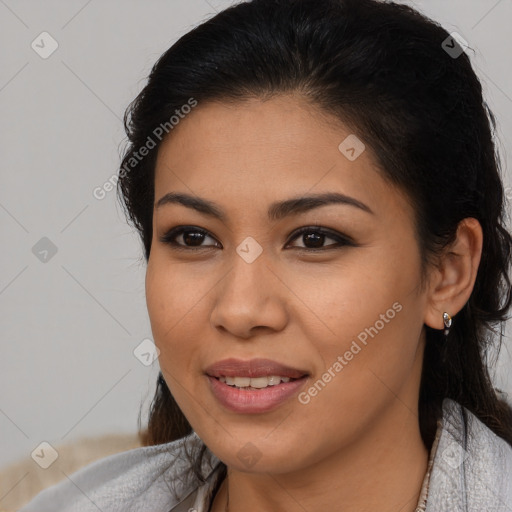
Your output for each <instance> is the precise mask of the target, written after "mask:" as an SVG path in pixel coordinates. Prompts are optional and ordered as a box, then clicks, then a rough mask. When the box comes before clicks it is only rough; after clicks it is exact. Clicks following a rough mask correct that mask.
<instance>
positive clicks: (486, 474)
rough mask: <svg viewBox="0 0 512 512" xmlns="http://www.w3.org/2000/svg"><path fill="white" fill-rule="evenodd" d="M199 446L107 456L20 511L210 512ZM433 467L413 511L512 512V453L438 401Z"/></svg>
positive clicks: (209, 462) (215, 467) (208, 462)
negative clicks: (197, 470)
mask: <svg viewBox="0 0 512 512" xmlns="http://www.w3.org/2000/svg"><path fill="white" fill-rule="evenodd" d="M464 425H466V427H467V428H466V429H465V428H464ZM202 446H203V443H202V441H201V439H200V438H199V437H198V436H197V434H196V433H195V432H193V433H192V434H190V435H189V436H187V437H184V438H182V439H179V440H177V441H174V442H171V443H167V444H162V445H157V446H150V447H141V448H135V449H133V450H129V451H126V452H123V453H118V454H115V455H111V456H109V457H105V458H103V459H100V460H98V461H95V462H93V463H92V464H89V465H87V466H85V467H84V468H82V469H80V470H78V471H76V472H75V473H73V474H72V475H70V477H69V479H68V478H66V479H65V480H63V481H62V482H60V483H58V484H56V485H54V486H52V487H50V488H48V489H45V490H44V491H42V492H40V493H39V494H38V495H37V496H36V497H35V498H34V499H33V500H32V501H31V502H30V503H29V504H27V505H25V506H24V507H23V508H21V509H20V510H19V512H98V511H101V512H140V511H141V510H144V511H148V512H171V511H172V512H190V511H191V510H192V511H194V512H207V511H208V508H209V506H210V502H211V499H212V494H213V491H214V488H215V485H216V484H217V482H218V480H219V477H220V475H221V472H220V469H221V465H220V461H219V459H218V458H217V457H216V456H215V455H213V454H212V453H211V452H210V451H209V450H208V449H206V452H205V457H204V461H203V467H202V470H203V475H205V476H206V478H207V480H206V483H204V484H203V483H201V482H200V481H199V480H198V479H197V477H196V476H195V475H194V474H193V472H192V471H191V465H190V462H189V461H188V459H187V458H186V457H185V451H187V452H189V453H190V454H191V455H192V456H193V455H194V454H195V453H196V450H198V449H200V448H201V447H202ZM430 463H431V468H430V471H428V472H427V474H426V475H425V480H424V485H423V493H422V494H423V496H422V497H420V502H419V503H418V508H417V510H425V511H426V512H484V511H485V512H512V447H511V446H510V445H508V444H507V443H506V442H505V441H504V440H503V439H501V438H500V437H498V436H496V435H495V434H494V433H493V432H492V431H491V430H489V429H488V428H487V427H486V426H485V425H484V424H483V423H481V422H480V421H479V420H478V419H477V418H476V417H475V416H474V415H473V414H472V413H470V412H469V411H468V410H467V409H465V408H463V407H461V406H460V405H459V404H458V403H456V402H454V401H453V400H450V399H445V400H444V402H443V417H442V420H441V421H440V422H439V426H438V430H437V435H436V441H435V443H434V446H433V449H432V452H431V457H430ZM425 497H426V505H425V504H424V503H423V504H422V503H421V502H422V501H423V500H422V498H425ZM424 507H425V508H424Z"/></svg>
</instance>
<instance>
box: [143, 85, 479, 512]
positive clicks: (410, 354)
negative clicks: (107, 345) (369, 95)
mask: <svg viewBox="0 0 512 512" xmlns="http://www.w3.org/2000/svg"><path fill="white" fill-rule="evenodd" d="M351 133H352V132H351V131H350V129H349V128H348V127H346V126H344V125H342V124H341V123H339V122H336V121H335V120H333V119H328V118H326V116H325V115H323V114H321V113H320V112H319V111H318V110H316V109H315V108H314V107H312V106H310V105H308V104H307V103H306V102H305V100H302V99H301V98H300V97H298V96H295V95H281V96H277V97H274V98H273V99H271V100H267V101H262V100H259V99H250V100H247V101H243V102H238V103H233V104H228V103H205V104H200V105H199V106H198V107H196V108H195V109H194V110H193V112H192V113H191V114H189V115H188V116H187V117H186V118H185V119H184V120H182V121H181V122H180V124H179V125H177V126H176V127H175V128H174V130H173V131H172V133H171V134H170V136H169V137H168V138H167V139H166V140H164V142H163V144H162V146H161V147H160V149H159V153H158V159H157V164H156V171H155V172H156V174H155V200H156V201H155V204H156V202H157V201H158V200H159V198H161V197H162V196H164V195H165V194H166V193H168V192H183V193H188V194H192V195H194V196H200V197H202V198H205V199H208V200H210V201H213V202H215V203H217V204H218V205H219V207H221V208H222V209H223V210H224V211H225V214H226V218H225V220H224V221H221V220H218V219H214V218H211V217H209V216H207V215H204V214H202V213H200V212H197V211H195V210H192V209H190V208H187V207H185V206H183V205H178V204H166V205H163V206H160V207H158V208H155V210H154V216H153V241H152V248H151V254H150V258H149V261H148V266H147V274H146V295H147V304H148V311H149V316H150V320H151V327H152V331H153V335H154V339H155V343H156V345H157V346H158V348H159V349H160V351H161V352H160V357H159V361H160V367H161V369H162V373H163V375H164V378H165V379H166V382H167V385H168V386H169V388H170V390H171V392H172V394H173V395H174V397H175V399H176V401H177V402H178V404H179V406H180V408H181V409H182V411H183V413H184V414H185V416H186V417H187V419H188V420H189V422H190V424H191V425H192V427H193V429H194V430H195V431H196V432H197V434H198V435H199V436H200V437H201V439H202V440H203V441H204V442H205V443H206V445H207V446H208V447H209V448H210V450H211V451H212V452H213V453H214V454H215V455H216V456H217V457H219V458H220V459H221V460H222V461H223V462H224V463H225V464H227V466H228V472H229V476H228V478H227V480H225V481H224V482H223V484H222V486H221V489H220V491H219V492H218V493H217V495H216V497H215V499H214V503H213V507H212V510H213V511H214V512H219V511H223V510H225V507H226V498H227V496H226V491H227V489H228V487H229V510H230V512H236V511H241V510H244V511H245V512H253V511H261V510H266V511H292V510H308V511H312V510H322V509H324V510H343V511H344V512H356V511H357V512H361V511H370V510H383V511H396V510H400V511H401V512H408V511H410V512H413V511H414V509H415V507H416V504H417V501H418V498H419V494H420V489H421V485H422V482H423V479H424V476H425V472H426V468H427V462H428V450H427V449H426V447H425V446H424V444H423V442H422V440H421V437H420V432H419V424H418V412H417V409H418V407H417V404H418V393H419V385H420V375H421V368H422V359H423V348H424V344H425V327H424V324H427V325H429V326H431V327H433V328H435V329H442V328H443V320H442V313H443V311H447V312H449V313H450V314H451V315H452V316H454V315H455V314H456V313H457V312H458V311H459V310H460V309H462V307H463V306H464V304H465V303H466V301H467V300H468V299H469V296H470V294H471V291H472V288H473V285H474V281H475V278H476V271H477V268H478V264H479V261H480V253H481V247H482V232H481V228H480V225H479V224H478V222H477V221H476V220H474V219H466V220H465V221H463V222H462V223H461V225H460V226H459V232H458V236H457V239H456V241H455V242H454V244H453V245H452V246H451V247H449V248H448V250H447V251H446V253H445V255H443V257H442V258H440V259H439V261H438V264H437V266H435V267H432V268H430V269H429V274H428V281H427V284H426V286H425V287H423V288H422V287H421V281H420V277H421V265H420V252H419V248H418V243H417V240H416V238H415V230H414V223H413V218H414V217H413V215H414V212H413V209H412V206H411V205H410V203H409V201H408V198H407V196H406V195H405V194H404V193H403V192H402V191H400V190H399V189H397V188H395V187H393V186H392V185H390V184H389V182H387V181H386V180H385V179H384V178H383V176H382V174H381V173H380V172H379V170H378V168H377V166H376V162H375V159H374V157H373V156H372V154H371V151H370V149H369V148H368V147H367V148H366V150H365V151H363V153H362V154H361V155H360V156H359V157H358V158H357V159H356V160H355V161H350V160H349V159H347V158H346V157H345V156H344V155H343V154H342V153H341V152H340V150H339V149H338V146H339V144H340V143H341V142H342V141H343V140H344V139H345V138H346V137H347V136H348V135H349V134H351ZM360 138H363V137H360ZM219 184H222V186H219ZM333 191H335V192H339V193H343V194H346V195H348V196H351V197H353V198H356V199H357V200H359V201H361V202H362V203H364V204H366V205H367V206H369V207H370V208H371V210H372V211H373V213H368V212H366V211H363V210H361V209H358V208H356V207H353V206H349V205H339V204H335V205H328V206H322V207H320V208H317V209H314V210H310V211H307V212H303V213H300V214H295V215H293V216H290V217H288V218H283V219H281V220H279V221H269V219H268V218H267V208H268V206H269V205H270V203H272V202H274V201H279V200H285V199H289V198H292V197H296V196H298V197H300V196H304V195H310V194H313V193H321V192H333ZM179 225H191V226H196V227H197V228H201V229H203V230H206V231H208V236H205V237H204V239H203V241H202V242H198V243H199V245H200V246H202V247H203V248H202V249H201V250H197V249H196V250H194V247H195V246H193V245H192V246H191V245H190V242H189V245H188V247H189V248H190V247H192V248H191V249H188V250H187V249H185V250H176V249H173V248H172V247H171V246H170V245H169V244H165V243H163V242H162V241H161V240H160V237H162V236H163V235H164V234H165V233H166V232H167V231H168V230H169V229H170V228H173V227H175V226H179ZM305 226H313V227H314V226H319V227H324V228H328V229H330V230H333V231H334V232H337V233H339V234H340V235H345V236H348V237H350V238H351V239H352V240H353V241H354V243H355V245H353V246H351V245H344V246H343V245H342V246H340V247H337V248H335V247H336V245H335V244H336V240H335V239H332V238H331V237H330V235H327V236H326V237H325V238H324V239H323V240H324V241H323V245H322V242H321V241H320V242H319V245H320V246H323V247H324V250H323V252H320V251H318V252H307V251H308V249H307V248H308V247H315V245H314V244H311V242H308V240H307V238H306V239H305V238H304V236H303V235H299V236H298V237H292V236H291V235H292V234H293V232H294V231H295V230H297V229H298V228H301V227H305ZM192 231H193V230H192ZM311 231H312V232H313V234H314V233H315V231H314V229H312V230H311ZM195 236H198V235H195ZM248 236H250V237H252V238H254V239H255V240H256V241H257V242H258V244H259V245H260V246H261V248H262V249H263V252H262V253H261V254H260V256H259V257H258V258H257V259H256V260H255V261H254V262H252V263H250V264H249V263H247V262H246V261H245V260H244V259H242V258H241V257H240V256H239V254H238V253H237V251H236V248H237V246H239V244H241V242H242V241H244V239H245V238H246V237H248ZM319 236H321V235H319ZM175 240H176V242H177V243H179V244H181V245H184V246H185V247H187V245H186V243H185V241H184V237H183V236H181V235H178V236H177V237H176V239H175ZM333 244H334V245H333ZM329 246H332V247H329ZM301 248H302V249H301ZM310 251H311V249H310ZM395 303H399V304H400V305H401V306H402V309H401V310H400V312H397V313H396V315H395V316H394V318H393V319H391V320H389V321H388V322H386V323H385V325H384V327H383V328H381V329H380V330H379V331H378V334H377V335H374V337H373V338H371V337H369V338H368V341H367V345H366V346H364V345H362V344H361V343H359V345H361V347H362V350H360V351H359V352H358V353H357V355H355V356H354V357H353V359H352V360H351V361H349V362H348V364H346V365H345V366H344V367H343V369H342V370H341V371H339V372H338V373H336V376H335V377H334V378H332V380H331V381H330V382H329V383H328V384H327V385H326V386H325V387H323V389H322V390H321V391H320V392H318V393H317V395H316V396H314V397H312V398H311V400H310V401H309V403H307V404H303V403H300V402H299V400H298V399H297V397H293V398H291V399H290V400H288V401H287V402H286V403H284V404H283V405H281V406H280V407H279V408H277V409H275V410H273V411H270V412H267V413H261V414H252V415H248V414H239V413H235V412H231V411H229V410H227V409H225V408H224V407H223V406H222V405H221V404H220V403H219V402H218V401H217V400H216V398H215V397H214V395H213V394H212V392H211V391H210V383H209V381H208V379H207V377H206V376H205V374H204V370H205V368H206V367H207V366H209V365H211V364H212V363H214V362H216V361H219V360H221V359H225V358H228V357H237V358H240V359H244V360H247V359H251V358H254V357H266V358H269V359H273V360H276V361H278V362H282V363H284V364H286V365H288V366H292V367H295V368H299V369H303V370H305V371H307V372H308V373H309V374H310V378H309V381H308V382H307V383H306V384H305V386H304V388H303V389H304V390H306V391H307V390H308V389H309V388H310V387H311V385H313V383H314V382H316V381H317V380H318V379H319V378H321V377H322V374H324V373H325V372H326V370H327V369H328V368H329V367H332V365H333V363H334V362H335V361H336V360H337V358H338V356H340V355H341V356H343V355H344V354H345V352H346V351H347V350H349V348H350V346H351V344H352V342H353V341H354V340H357V336H358V334H360V333H361V332H362V331H364V330H365V328H369V327H370V326H375V324H376V321H377V320H379V319H380V318H382V317H381V315H382V314H386V311H388V310H389V309H390V308H392V305H393V304H395ZM454 321H456V319H454ZM248 442H251V443H252V444H253V445H255V446H256V448H257V451H258V454H259V459H258V461H257V463H256V464H254V465H253V466H251V467H249V466H248V465H247V464H246V463H244V461H243V460H241V459H240V458H238V456H237V455H238V453H239V451H240V450H241V449H243V448H244V446H245V445H246V444H247V443H248Z"/></svg>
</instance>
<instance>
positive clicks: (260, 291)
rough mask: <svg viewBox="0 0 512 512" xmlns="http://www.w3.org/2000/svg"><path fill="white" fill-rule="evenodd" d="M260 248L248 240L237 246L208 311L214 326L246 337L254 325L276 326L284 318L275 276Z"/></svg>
mask: <svg viewBox="0 0 512 512" xmlns="http://www.w3.org/2000/svg"><path fill="white" fill-rule="evenodd" d="M258 245H259V244H258ZM260 248H261V249H260V250H257V247H256V245H255V244H254V241H251V240H244V241H243V242H242V243H241V244H239V245H238V246H237V248H236V252H235V253H234V255H233V258H232V260H231V262H232V264H231V269H230V271H229V272H228V273H227V275H226V276H225V278H224V279H223V282H222V284H220V283H219V284H220V286H219V288H218V290H217V293H216V297H215V303H214V307H213V310H212V313H211V321H212V325H213V326H214V327H216V328H219V327H223V328H224V329H226V330H227V331H230V332H231V333H232V334H235V335H236V336H239V337H244V338H245V337H249V336H250V330H251V329H252V328H253V327H256V326H257V327H269V328H271V329H272V330H279V329H282V328H283V326H284V324H285V322H286V311H285V308H284V304H282V303H281V301H280V300H279V290H278V289H277V288H276V286H279V285H278V282H279V280H277V279H276V278H275V276H274V275H273V273H272V272H271V271H270V269H269V268H267V265H268V264H269V261H268V258H267V256H266V253H265V252H264V251H263V250H262V249H263V248H262V247H261V246H260ZM257 252H259V254H257Z"/></svg>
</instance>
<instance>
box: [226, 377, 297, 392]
mask: <svg viewBox="0 0 512 512" xmlns="http://www.w3.org/2000/svg"><path fill="white" fill-rule="evenodd" d="M219 380H220V381H221V382H225V383H226V384H228V385H229V386H235V387H237V388H248V387H251V388H256V389H262V388H266V387H268V386H277V385H278V384H280V383H281V382H289V381H290V377H280V376H278V375H271V376H269V377H254V378H250V377H219Z"/></svg>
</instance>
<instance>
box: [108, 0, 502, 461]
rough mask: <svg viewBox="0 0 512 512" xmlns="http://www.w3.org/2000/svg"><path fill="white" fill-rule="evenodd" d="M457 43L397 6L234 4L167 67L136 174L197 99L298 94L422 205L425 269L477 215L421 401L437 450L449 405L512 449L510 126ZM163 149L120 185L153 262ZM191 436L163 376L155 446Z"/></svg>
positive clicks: (133, 120) (427, 365)
mask: <svg viewBox="0 0 512 512" xmlns="http://www.w3.org/2000/svg"><path fill="white" fill-rule="evenodd" d="M449 38H450V35H449V34H448V32H447V31H446V30H445V29H443V28H442V27H441V26H440V25H439V24H437V23H436V22H434V21H432V20H430V19H428V18H427V17H425V16H424V15H422V14H421V13H419V12H418V11H416V10H414V9H412V8H411V7H408V6H405V5H401V4H396V3H393V2H381V1H377V0H323V1H318V0H253V1H250V2H244V3H240V4H238V5H235V6H233V7H230V8H228V9H226V10H224V11H222V12H220V13H219V14H217V15H216V16H214V17H213V18H211V19H209V20H207V21H206V22H204V23H202V24H201V25H199V26H197V27H196V28H194V29H193V30H191V31H190V32H188V33H187V34H185V35H184V36H183V37H181V38H180V39H179V40H178V41H177V42H176V43H175V44H174V45H173V46H172V47H171V48H169V50H167V51H166V52H165V53H164V54H163V55H162V56H161V57H160V59H159V60H158V61H157V62H156V64H155V65H154V67H153V69H152V71H151V73H150V76H149V79H148V83H147V85H146V86H145V87H144V89H143V90H142V92H141V93H140V94H139V95H138V96H137V98H136V99H135V100H134V101H133V103H132V104H131V105H130V107H129V108H128V110H127V112H126V115H125V127H126V132H127V135H128V140H129V146H128V148H127V150H126V153H125V155H124V158H123V162H122V169H126V166H127V164H128V163H129V162H133V161H132V160H130V159H132V158H133V157H134V152H135V151H137V150H138V149H139V148H140V147H142V146H143V145H144V144H145V143H146V141H147V140H148V137H150V136H151V135H152V134H154V130H155V128H156V127H158V126H161V125H162V123H165V122H166V121H168V120H169V118H170V117H171V116H172V115H173V114H174V113H175V111H176V110H177V109H180V108H181V106H182V105H185V104H187V102H188V101H189V99H190V98H195V100H197V102H198V105H199V107H197V108H200V107H201V104H203V103H206V102H208V101H212V100H217V101H224V102H236V101H240V100H243V99H247V98H251V97H256V98H270V97H272V96H273V95H278V94H283V93H291V92H293V93H299V94H301V95H302V96H303V97H304V98H305V99H307V100H308V101H309V102H310V103H311V104H313V105H315V106H316V107H318V110H319V112H325V113H326V114H328V115H330V116H334V117H335V118H337V119H339V120H341V121H342V122H343V123H345V124H346V125H347V126H349V127H350V129H351V130H352V132H353V133H355V134H356V135H357V136H358V137H359V138H360V139H361V140H363V141H364V143H365V145H366V146H367V147H369V148H371V150H372V152H373V154H374V155H375V158H376V159H377V161H378V164H379V167H380V168H381V169H382V172H383V175H384V176H385V177H386V179H388V180H389V181H390V182H392V183H393V184H396V185H397V186H399V187H400V188H401V189H402V190H404V191H405V192H406V193H407V194H408V197H409V198H410V199H411V202H412V204H414V206H415V211H416V219H415V220H416V228H417V236H418V241H419V245H420V249H421V254H422V257H423V264H424V269H426V268H427V262H429V261H433V259H434V257H435V256H436V255H437V254H439V253H440V251H441V250H442V249H443V248H444V247H446V246H447V244H449V243H450V242H452V241H453V240H454V237H455V235H456V231H457V226H458V224H459V222H460V221H461V220H462V219H464V218H467V217H474V218H476V219H477V220H478V221H479V222H480V224H481V226H482V229H483V234H484V240H483V251H482V258H481V262H480V267H479V270H478V275H477V278H476V283H475V286H474V290H473V292H472V294H471V297H470V299H469V301H468V302H467V304H466V305H465V306H464V308H463V309H462V310H461V311H460V312H459V313H458V314H457V315H456V316H455V317H454V319H453V327H452V329H451V331H450V334H449V336H448V339H447V340H446V341H445V340H444V338H443V334H442V331H438V330H434V329H431V328H429V327H428V326H425V329H426V337H427V344H426V349H425V357H424V365H423V374H422V380H421V388H420V400H419V422H420V429H421V434H422V437H423V440H424V443H425V445H426V446H427V447H429V448H430V446H431V444H432V441H433V438H434V435H435V430H436V422H437V420H438V418H440V416H441V413H442V408H441V405H442V401H443V399H444V398H451V399H453V400H455V401H456V402H458V403H460V404H461V405H463V406H465V407H466V408H467V409H468V410H470V411H471V412H473V413H474V414H475V415H476V416H477V417H478V418H479V419H480V420H481V421H482V422H484V423H485V424H486V425H487V426H488V427H489V428H490V429H491V430H492V431H494V432H495V433H496V434H497V435H499V436H501V437H502V438H503V439H505V440H506V441H507V442H508V443H510V444H511V445H512V409H511V407H510V405H508V404H507V403H506V402H505V401H504V400H502V399H500V397H499V396H498V394H497V392H496V390H495V389H494V387H493V385H492V382H491V379H490V376H489V370H488V366H489V363H490V361H489V360H488V358H489V355H490V353H491V349H493V348H497V347H499V346H500V345H501V342H502V336H503V332H502V328H503V322H504V321H505V320H506V316H505V315H506V312H507V310H508V309H509V308H510V305H511V302H512V294H511V282H510V277H509V269H510V258H511V256H510V255H511V247H512V238H511V235H510V233H509V232H508V231H507V229H506V228H505V219H504V216H505V197H504V190H503V184H502V179H501V176H500V161H499V155H498V154H497V151H496V147H495V142H494V136H495V128H496V122H495V118H494V116H493V114H492V112H491V111H490V109H489V108H488V106H487V104H486V102H485V101H484V100H483V97H482V87H481V84H480V81H479V80H478V78H477V76H476V74H475V72H474V71H473V69H472V66H471V62H470V59H469V57H468V55H467V53H466V52H462V53H461V54H460V55H458V56H456V55H455V54H453V53H450V52H449V51H447V50H448V49H449V47H452V48H455V50H457V49H458V48H460V47H459V45H458V43H457V42H455V41H452V40H451V39H449ZM447 41H448V43H449V44H448V47H447V45H446V42H447ZM461 50H462V49H461ZM168 136H169V137H172V132H170V133H169V135H168ZM158 145H159V143H158V144H157V148H156V149H155V150H152V152H150V154H149V155H148V156H146V157H145V158H144V159H142V160H141V161H140V162H138V163H137V164H136V165H133V166H132V168H131V169H130V170H129V172H123V173H120V179H119V189H118V191H119V193H120V196H121V198H122V201H123V204H124V206H125V208H126V213H127V215H128V217H129V219H130V220H131V222H132V223H133V225H134V226H135V227H136V228H137V229H138V231H139V233H140V235H141V238H142V242H143V245H144V250H145V257H146V259H148V258H149V254H150V251H151V239H152V215H153V202H154V167H155V159H156V154H157V151H158ZM496 328H500V332H499V336H498V335H497V334H498V333H497V332H496V331H495V329H496ZM191 431H192V429H191V426H190V424H189V423H188V421H187V419H186V418H185V417H184V415H183V414H182V412H181V410H180V409H179V407H178V405H177V404H176V402H175V401H174V399H173V397H172V395H171V393H170V392H169V389H168V387H167V385H166V383H165V381H164V379H163V378H162V376H161V375H160V377H159V380H158V385H157V390H156V394H155V397H154V399H153V402H152V405H151V411H150V417H149V423H148V431H147V435H146V437H145V442H146V443H148V444H157V443H166V442H169V441H172V440H175V439H178V438H181V437H183V436H185V435H186V434H189V433H191ZM201 455H202V453H201ZM199 459H200V457H199ZM199 459H198V460H199Z"/></svg>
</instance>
